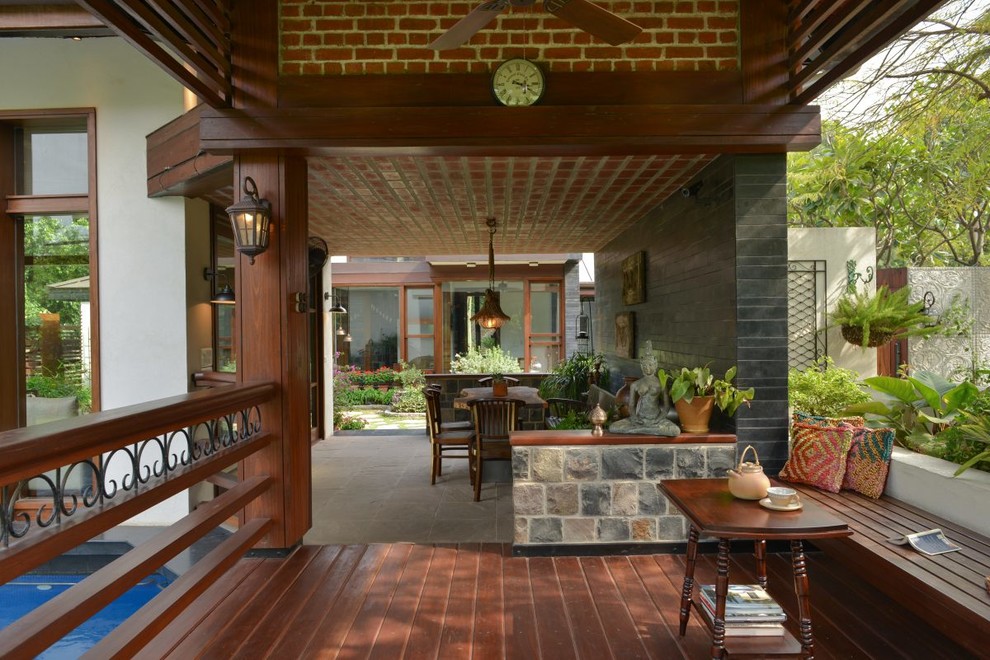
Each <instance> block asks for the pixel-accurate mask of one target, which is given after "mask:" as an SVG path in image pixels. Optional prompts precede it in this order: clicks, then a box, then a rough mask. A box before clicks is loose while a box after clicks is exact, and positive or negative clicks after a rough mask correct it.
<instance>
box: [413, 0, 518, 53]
mask: <svg viewBox="0 0 990 660" xmlns="http://www.w3.org/2000/svg"><path fill="white" fill-rule="evenodd" d="M508 6H509V0H492V1H491V2H482V3H481V4H480V5H478V6H477V7H475V8H474V9H472V10H471V13H470V14H468V15H467V16H465V17H464V18H462V19H461V20H459V21H457V23H455V24H454V26H453V27H451V28H450V29H449V30H447V31H446V32H444V33H443V34H441V35H440V36H439V37H437V38H436V39H435V40H434V41H433V43H431V44H430V48H432V49H433V50H450V49H451V48H458V47H460V46H462V45H464V44H465V43H466V42H467V41H468V39H470V38H471V37H473V36H474V35H475V34H476V33H477V32H478V30H480V29H482V28H483V27H485V26H486V25H488V24H489V23H491V22H492V21H493V20H495V17H496V16H498V15H499V14H500V13H501V12H502V10H503V9H505V8H506V7H508Z"/></svg>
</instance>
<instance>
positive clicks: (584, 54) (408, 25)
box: [280, 0, 739, 75]
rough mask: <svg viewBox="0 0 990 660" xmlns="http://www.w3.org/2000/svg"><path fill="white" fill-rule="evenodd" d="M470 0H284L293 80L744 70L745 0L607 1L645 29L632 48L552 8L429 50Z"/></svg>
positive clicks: (525, 11) (518, 13) (284, 64)
mask: <svg viewBox="0 0 990 660" xmlns="http://www.w3.org/2000/svg"><path fill="white" fill-rule="evenodd" d="M480 2H481V0H473V1H471V2H458V1H433V0H430V1H426V0H391V1H386V2H355V1H354V0H281V5H280V7H281V38H282V44H281V71H282V73H283V74H285V75H340V74H358V75H360V74H402V73H467V72H472V73H482V72H485V71H488V70H490V69H492V68H493V66H494V64H495V63H497V62H500V61H502V60H505V59H508V58H510V57H526V58H528V59H531V60H535V61H538V62H541V63H544V64H545V65H546V66H548V67H549V69H550V70H551V71H658V70H668V71H671V70H673V71H711V70H734V69H736V68H738V42H739V35H738V22H739V21H738V16H739V0H684V1H678V0H666V1H662V2H620V1H612V0H597V2H598V4H599V5H601V6H603V7H605V8H607V9H610V10H611V11H614V12H615V13H617V14H619V15H621V16H623V17H625V18H628V19H629V20H631V21H633V22H635V23H636V24H638V25H640V26H641V27H642V28H643V32H642V33H641V34H640V35H639V36H638V37H637V38H636V39H635V40H634V41H633V42H632V43H629V44H625V45H622V46H609V45H608V44H606V43H605V42H603V41H600V40H599V39H596V38H594V37H592V36H591V35H589V34H586V33H584V32H582V31H580V30H578V29H577V28H573V27H571V26H570V25H569V24H568V23H566V22H564V21H563V20H561V19H558V18H556V17H554V16H552V15H551V14H548V13H547V12H545V11H543V3H542V2H537V3H536V4H534V5H533V6H532V7H511V6H510V7H509V8H508V9H506V10H505V11H503V12H502V14H501V15H500V16H499V18H498V19H496V21H495V22H494V23H492V24H491V25H489V26H488V27H487V28H485V29H484V30H482V31H481V32H479V33H478V34H477V35H475V36H474V38H472V39H471V40H470V41H469V42H468V44H467V45H465V46H464V47H462V48H459V49H456V50H450V51H443V52H438V51H434V50H431V49H429V48H427V44H429V43H430V42H431V41H433V39H435V38H436V37H438V36H439V35H440V34H441V33H442V32H443V31H444V30H445V29H447V28H448V27H450V26H451V25H453V24H454V23H456V22H457V20H459V19H460V18H461V17H462V16H465V15H466V14H468V13H469V12H470V11H471V9H472V8H474V7H475V6H476V5H477V4H480Z"/></svg>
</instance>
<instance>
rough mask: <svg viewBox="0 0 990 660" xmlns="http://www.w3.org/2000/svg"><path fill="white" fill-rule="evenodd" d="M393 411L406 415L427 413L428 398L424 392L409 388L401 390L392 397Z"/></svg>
mask: <svg viewBox="0 0 990 660" xmlns="http://www.w3.org/2000/svg"><path fill="white" fill-rule="evenodd" d="M392 410H394V411H395V412H405V413H425V412H426V397H425V396H423V391H422V390H418V389H414V388H409V389H404V390H399V391H398V392H396V393H395V394H394V395H393V397H392Z"/></svg>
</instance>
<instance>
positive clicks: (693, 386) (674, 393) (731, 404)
mask: <svg viewBox="0 0 990 660" xmlns="http://www.w3.org/2000/svg"><path fill="white" fill-rule="evenodd" d="M735 377H736V367H730V368H729V370H728V371H726V372H725V377H724V378H718V379H716V378H715V377H714V376H713V375H712V373H711V370H710V369H709V368H708V367H707V366H704V367H694V368H693V369H689V368H687V367H683V368H681V371H680V373H678V374H677V375H675V376H674V378H673V381H672V382H671V385H670V398H671V400H672V401H673V402H674V407H675V408H676V409H677V416H678V418H679V419H680V421H681V428H682V429H684V430H685V431H687V432H688V433H707V432H708V423H709V421H710V420H711V416H712V410H713V409H714V408H716V407H717V408H718V409H719V410H721V411H722V412H724V413H725V414H726V415H728V416H729V417H732V416H733V415H735V414H736V411H737V410H738V409H739V406H741V405H742V404H744V403H745V404H746V405H749V402H750V401H751V400H752V399H753V396H754V395H755V391H754V390H753V388H752V387H751V388H749V389H746V390H740V389H738V388H736V387H735V386H734V385H733V384H732V379H733V378H735Z"/></svg>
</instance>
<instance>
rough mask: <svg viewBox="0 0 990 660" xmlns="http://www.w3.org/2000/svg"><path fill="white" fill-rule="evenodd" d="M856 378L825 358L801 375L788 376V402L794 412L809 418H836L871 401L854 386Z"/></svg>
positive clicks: (791, 372)
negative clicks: (848, 408)
mask: <svg viewBox="0 0 990 660" xmlns="http://www.w3.org/2000/svg"><path fill="white" fill-rule="evenodd" d="M858 378H859V374H857V373H856V372H855V371H852V370H851V369H843V368H842V367H837V366H835V363H834V362H833V361H832V358H830V357H829V356H827V355H826V356H824V357H821V358H818V359H817V360H815V361H814V362H813V363H812V364H811V366H809V367H808V368H806V369H805V370H804V371H798V370H797V369H791V370H790V371H789V372H788V374H787V392H788V394H787V397H788V402H789V403H790V405H791V407H792V408H794V410H796V411H800V412H805V413H808V414H809V415H816V416H821V417H839V416H840V415H841V413H842V411H843V410H844V409H845V408H847V407H849V406H851V405H853V404H857V403H866V402H867V401H869V400H870V395H869V394H867V393H866V392H865V391H863V389H862V388H861V387H860V386H859V384H858V383H857V380H858Z"/></svg>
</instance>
